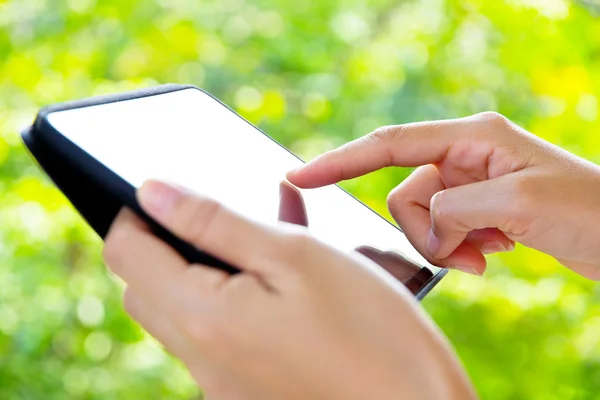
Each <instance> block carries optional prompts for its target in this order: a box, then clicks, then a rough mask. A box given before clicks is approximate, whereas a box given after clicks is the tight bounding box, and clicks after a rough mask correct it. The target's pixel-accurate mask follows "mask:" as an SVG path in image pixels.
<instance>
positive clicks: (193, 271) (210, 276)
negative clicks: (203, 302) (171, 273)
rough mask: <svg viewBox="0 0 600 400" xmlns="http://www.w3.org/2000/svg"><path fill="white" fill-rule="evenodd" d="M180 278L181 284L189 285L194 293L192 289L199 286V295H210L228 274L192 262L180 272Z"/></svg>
mask: <svg viewBox="0 0 600 400" xmlns="http://www.w3.org/2000/svg"><path fill="white" fill-rule="evenodd" d="M182 279H183V282H182V283H183V285H191V286H192V291H193V292H194V293H195V292H196V290H194V289H197V288H198V287H200V288H201V290H200V293H199V294H200V295H202V296H210V295H211V294H212V293H214V292H215V291H216V290H217V289H218V288H219V287H220V286H221V285H223V283H225V281H227V280H228V279H229V275H228V274H227V273H226V272H224V271H221V270H218V269H216V268H213V267H206V266H204V265H196V264H192V265H190V266H189V267H188V268H187V269H186V270H185V272H184V273H183V274H182ZM177 285H179V282H178V283H177Z"/></svg>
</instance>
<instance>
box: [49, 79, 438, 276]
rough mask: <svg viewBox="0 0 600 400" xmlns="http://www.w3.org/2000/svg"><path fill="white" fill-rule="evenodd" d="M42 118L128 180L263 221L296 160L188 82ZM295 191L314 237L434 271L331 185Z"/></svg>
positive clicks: (402, 270)
mask: <svg viewBox="0 0 600 400" xmlns="http://www.w3.org/2000/svg"><path fill="white" fill-rule="evenodd" d="M48 120H49V122H50V123H51V124H52V125H53V126H54V127H55V128H56V130H58V131H59V132H61V133H62V134H63V135H64V136H66V137H67V138H68V139H69V140H71V141H72V142H73V143H75V144H76V145H77V146H79V147H80V148H82V149H83V150H85V151H86V152H88V153H89V154H91V155H92V156H93V157H94V158H96V159H97V160H99V161H100V162H101V163H103V164H104V165H105V166H106V167H108V168H109V169H111V170H113V171H114V172H115V173H117V174H118V175H120V176H121V177H123V178H124V179H125V180H127V181H128V182H129V183H131V184H132V185H134V186H135V187H139V186H140V185H141V184H142V183H143V182H144V181H146V180H147V179H150V178H157V179H167V180H170V181H172V182H176V183H178V184H180V185H182V186H185V187H188V188H190V189H192V190H194V191H195V192H197V193H199V194H202V195H205V196H208V197H212V198H214V199H216V200H218V201H220V202H221V203H223V204H225V205H226V206H228V207H230V208H232V209H234V210H236V211H237V212H239V213H241V214H243V215H245V216H247V217H249V218H252V219H255V220H258V221H261V222H264V223H271V224H274V223H277V221H278V219H279V217H280V213H281V210H280V183H281V181H282V180H283V179H284V177H285V174H286V172H287V171H289V170H290V169H292V168H294V167H296V166H298V165H300V164H301V163H302V161H300V160H299V159H298V158H297V157H295V156H294V155H293V154H291V153H290V152H288V151H286V150H285V149H283V148H282V147H281V146H280V145H279V144H277V143H276V142H274V141H273V140H271V139H270V138H269V137H267V136H266V135H264V134H263V133H261V132H260V131H259V130H257V129H256V128H254V127H253V126H252V125H250V124H248V123H247V122H246V121H244V120H243V119H242V118H240V117H239V116H237V115H235V114H234V113H232V112H231V111H230V110H229V109H227V108H226V107H225V106H223V105H222V104H220V103H219V102H218V101H216V100H214V99H213V98H212V97H210V96H209V95H207V94H206V93H204V92H202V91H200V90H196V89H185V90H180V91H176V92H171V93H167V94H163V95H157V96H150V97H144V98H140V99H135V100H129V101H122V102H116V103H109V104H103V105H98V106H92V107H85V108H79V109H74V110H67V111H60V112H55V113H52V114H50V115H49V117H48ZM296 190H297V189H296ZM299 194H300V195H301V200H302V204H303V207H304V208H305V210H304V212H305V213H306V216H305V218H306V220H307V223H308V225H309V230H310V231H311V233H312V234H313V235H315V236H316V237H317V238H319V239H321V240H323V241H325V242H327V243H329V244H331V245H333V246H336V247H337V248H339V249H341V250H344V251H353V250H357V249H358V251H359V252H360V253H362V254H364V255H365V256H367V257H369V258H371V259H373V260H374V261H376V262H378V263H379V264H380V265H382V266H386V265H385V264H386V263H387V264H388V266H390V267H389V268H388V267H386V269H388V270H390V269H391V270H392V271H393V270H394V268H395V269H396V270H397V273H394V272H392V274H394V275H396V276H397V277H399V278H400V276H399V275H402V276H403V277H404V276H405V275H406V276H408V277H409V278H410V279H414V278H416V277H417V275H418V274H417V272H419V270H420V267H416V266H415V264H418V265H419V266H421V265H427V267H428V270H427V269H425V272H429V270H430V271H433V272H437V270H438V269H437V268H435V267H432V266H431V265H429V264H428V263H427V262H426V261H425V259H424V258H423V257H422V256H421V255H420V254H419V253H418V252H417V251H416V250H415V249H414V248H413V247H412V246H411V245H410V243H409V242H408V240H407V239H406V237H405V236H404V235H403V234H402V232H401V231H400V230H398V229H397V228H396V227H395V226H393V225H392V224H390V223H389V222H387V221H386V220H385V219H383V218H382V217H380V216H378V215H377V214H375V213H374V212H373V211H372V210H370V209H369V208H367V207H366V206H364V205H363V204H362V203H360V202H359V201H357V200H356V199H354V198H353V197H352V196H350V195H348V194H347V193H346V192H345V191H343V190H342V189H341V188H339V187H338V186H335V185H332V186H328V187H324V188H319V189H311V190H300V191H299ZM302 218H304V217H302ZM291 222H294V221H291ZM394 260H395V261H394ZM407 260H411V261H412V262H409V261H407ZM392 264H393V265H392ZM394 265H395V267H394ZM409 271H410V272H409ZM421 274H422V275H423V274H424V272H422V273H421ZM409 278H406V279H401V280H403V281H404V282H405V283H407V282H408V279H409Z"/></svg>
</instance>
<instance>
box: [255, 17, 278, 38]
mask: <svg viewBox="0 0 600 400" xmlns="http://www.w3.org/2000/svg"><path fill="white" fill-rule="evenodd" d="M284 27H285V25H284V22H283V18H281V15H279V13H277V12H275V11H267V12H263V13H260V14H258V16H257V17H256V20H255V25H254V28H255V29H256V30H257V31H258V33H260V34H261V35H263V36H265V37H269V38H274V37H277V36H279V35H281V33H282V32H283V28H284Z"/></svg>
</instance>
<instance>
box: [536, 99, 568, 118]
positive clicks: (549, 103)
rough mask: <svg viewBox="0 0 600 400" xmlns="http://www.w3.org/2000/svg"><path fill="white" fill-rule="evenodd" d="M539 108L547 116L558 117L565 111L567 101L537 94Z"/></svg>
mask: <svg viewBox="0 0 600 400" xmlns="http://www.w3.org/2000/svg"><path fill="white" fill-rule="evenodd" d="M538 100H539V102H540V110H541V112H542V113H543V114H544V115H545V116H547V117H558V116H559V115H561V114H562V113H564V112H565V109H566V108H567V102H566V101H565V100H564V99H561V98H560V97H553V96H545V95H543V96H539V97H538Z"/></svg>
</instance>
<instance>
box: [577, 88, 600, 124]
mask: <svg viewBox="0 0 600 400" xmlns="http://www.w3.org/2000/svg"><path fill="white" fill-rule="evenodd" d="M575 110H576V111H577V115H579V116H580V117H581V119H583V120H584V121H589V122H593V121H595V120H596V119H597V118H598V98H597V97H596V96H594V95H593V94H584V95H582V96H581V97H580V98H579V102H578V103H577V106H576V107H575Z"/></svg>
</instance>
